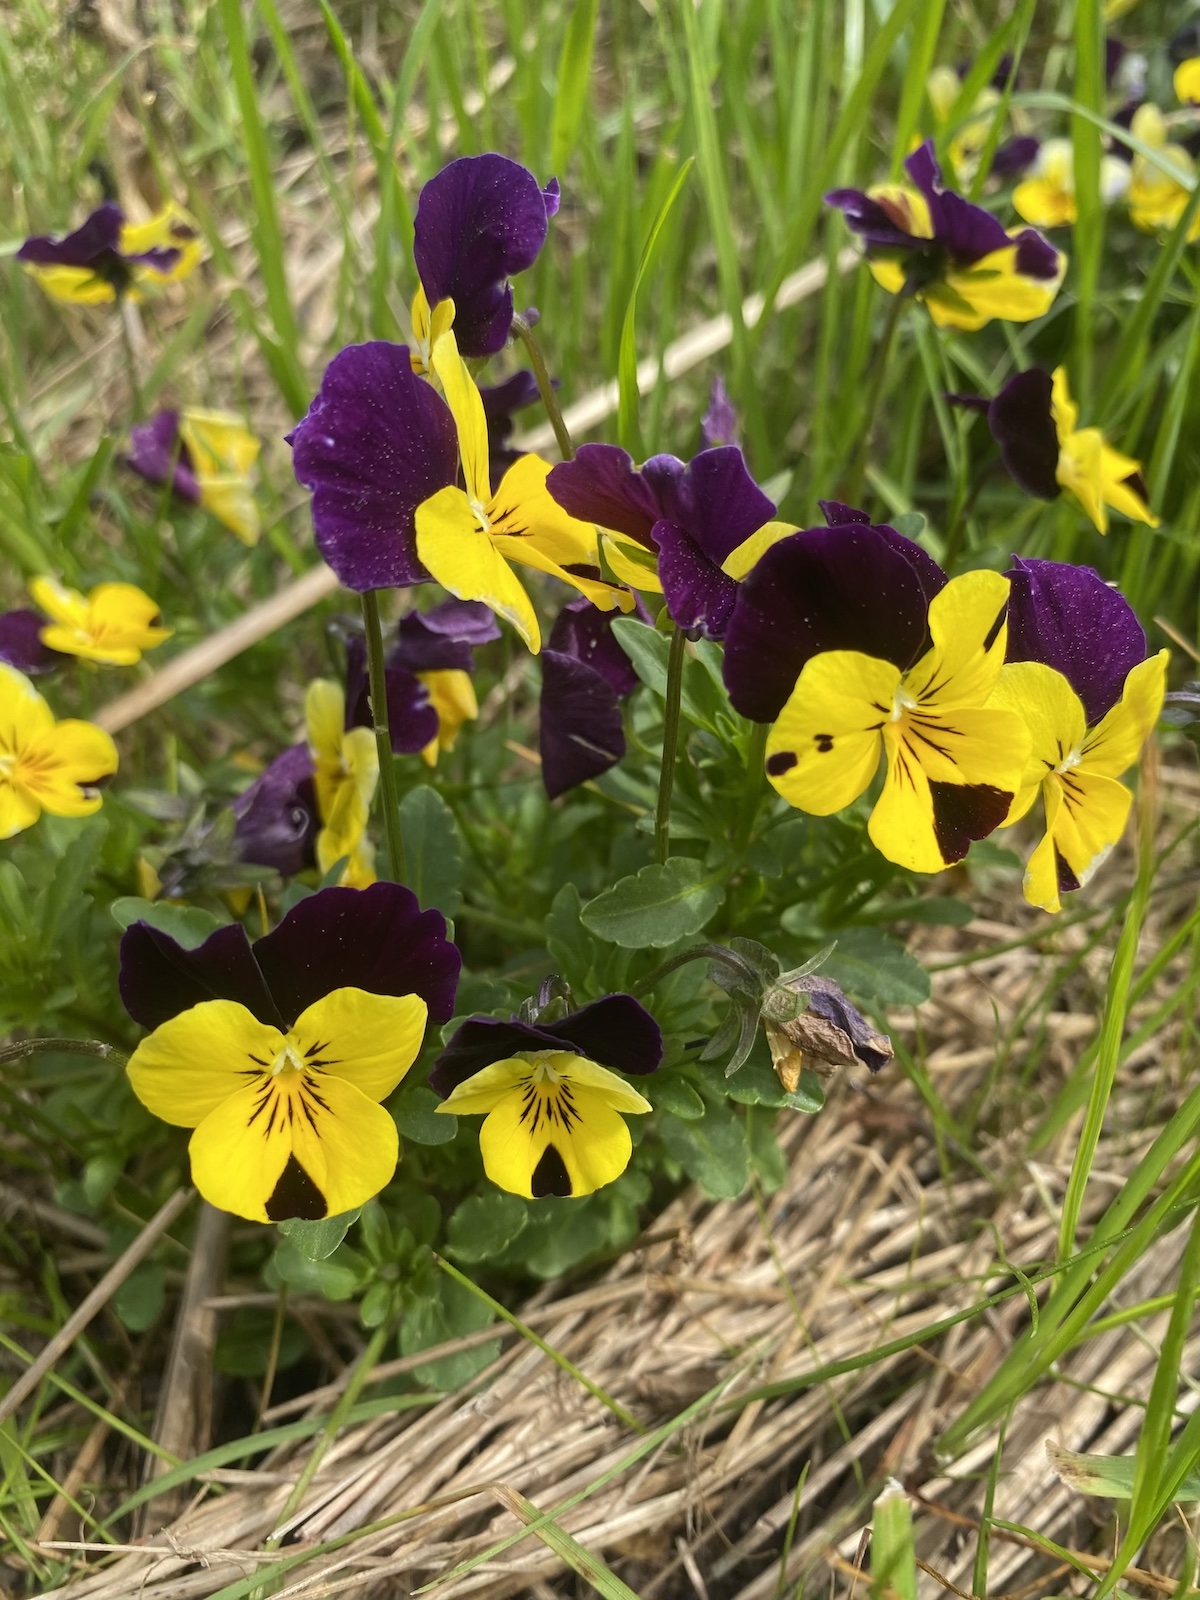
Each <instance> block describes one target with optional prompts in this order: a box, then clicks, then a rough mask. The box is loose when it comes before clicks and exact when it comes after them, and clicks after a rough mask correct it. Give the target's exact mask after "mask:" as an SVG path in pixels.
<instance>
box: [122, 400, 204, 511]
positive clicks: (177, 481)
mask: <svg viewBox="0 0 1200 1600" xmlns="http://www.w3.org/2000/svg"><path fill="white" fill-rule="evenodd" d="M129 438H130V441H131V443H132V446H133V449H132V450H131V452H130V454H129V455H127V456H126V457H125V463H126V465H127V466H130V467H132V468H133V470H134V471H135V472H139V473H141V475H142V477H143V478H145V479H147V480H148V481H149V482H150V483H168V482H169V483H170V485H171V487H172V489H174V491H175V493H176V494H178V495H181V496H182V497H183V499H185V500H190V501H191V502H192V504H193V505H199V504H200V485H199V483H198V482H197V479H196V474H195V473H194V472H193V470H192V460H191V456H190V455H189V453H188V448H187V445H186V444H184V442H183V440H182V439H181V438H180V436H179V413H178V411H159V412H157V413H156V414H155V415H154V416H153V417H151V418H150V421H149V422H143V423H142V424H141V425H140V426H139V427H136V428H130V430H129Z"/></svg>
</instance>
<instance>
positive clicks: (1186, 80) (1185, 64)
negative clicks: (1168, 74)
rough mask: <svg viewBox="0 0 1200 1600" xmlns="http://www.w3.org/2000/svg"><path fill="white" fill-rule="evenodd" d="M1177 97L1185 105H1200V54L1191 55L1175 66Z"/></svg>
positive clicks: (1174, 81)
mask: <svg viewBox="0 0 1200 1600" xmlns="http://www.w3.org/2000/svg"><path fill="white" fill-rule="evenodd" d="M1172 81H1173V83H1174V85H1175V98H1176V99H1177V100H1182V102H1183V103H1184V105H1192V106H1195V105H1200V56H1191V57H1189V58H1188V60H1186V61H1181V62H1180V63H1179V65H1178V66H1177V67H1176V68H1175V76H1174V79H1173V80H1172Z"/></svg>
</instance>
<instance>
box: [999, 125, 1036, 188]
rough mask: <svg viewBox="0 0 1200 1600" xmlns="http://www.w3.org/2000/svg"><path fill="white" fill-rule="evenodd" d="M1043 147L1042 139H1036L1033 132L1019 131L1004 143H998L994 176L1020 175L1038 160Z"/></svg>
mask: <svg viewBox="0 0 1200 1600" xmlns="http://www.w3.org/2000/svg"><path fill="white" fill-rule="evenodd" d="M1041 147H1042V141H1041V140H1040V139H1035V138H1034V136H1033V135H1032V134H1031V133H1018V134H1014V135H1013V137H1012V138H1011V139H1005V141H1004V143H1003V144H1000V145H997V147H996V153H995V155H994V156H993V157H992V176H993V177H994V178H1016V177H1019V176H1020V174H1021V173H1022V172H1025V171H1027V170H1028V168H1030V167H1031V166H1032V165H1033V163H1034V162H1035V161H1036V160H1037V155H1038V151H1039V150H1040V149H1041Z"/></svg>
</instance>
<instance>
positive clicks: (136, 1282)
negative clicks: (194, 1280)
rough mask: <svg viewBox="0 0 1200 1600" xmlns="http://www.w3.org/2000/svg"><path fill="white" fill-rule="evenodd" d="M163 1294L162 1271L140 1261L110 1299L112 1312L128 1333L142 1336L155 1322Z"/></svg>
mask: <svg viewBox="0 0 1200 1600" xmlns="http://www.w3.org/2000/svg"><path fill="white" fill-rule="evenodd" d="M166 1293H167V1280H166V1275H165V1273H164V1272H163V1269H162V1267H161V1266H160V1265H159V1264H158V1262H157V1261H143V1262H142V1264H141V1266H140V1267H135V1268H134V1270H133V1271H132V1272H131V1273H130V1274H129V1276H128V1277H127V1278H126V1279H125V1282H124V1283H123V1284H122V1285H121V1287H120V1288H119V1289H118V1290H117V1292H116V1294H114V1295H113V1302H112V1303H113V1310H114V1311H115V1312H116V1313H117V1315H118V1317H120V1319H121V1321H122V1322H123V1323H124V1324H125V1326H126V1327H127V1328H128V1329H129V1331H130V1333H145V1331H146V1329H147V1328H149V1327H151V1326H152V1325H153V1323H154V1322H156V1321H157V1319H158V1314H159V1312H160V1311H161V1310H162V1308H163V1301H164V1300H165V1299H166Z"/></svg>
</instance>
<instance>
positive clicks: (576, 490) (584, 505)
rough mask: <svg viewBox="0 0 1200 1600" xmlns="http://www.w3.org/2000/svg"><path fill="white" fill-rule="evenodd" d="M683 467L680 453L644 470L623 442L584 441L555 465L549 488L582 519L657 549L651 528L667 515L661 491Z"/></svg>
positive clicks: (656, 462)
mask: <svg viewBox="0 0 1200 1600" xmlns="http://www.w3.org/2000/svg"><path fill="white" fill-rule="evenodd" d="M668 463H670V464H671V465H668ZM683 472H684V465H683V462H682V461H678V460H676V458H675V457H674V456H656V457H655V458H654V459H653V461H648V462H647V463H646V466H645V467H644V468H643V469H642V471H641V472H639V471H638V470H637V468H636V467H635V466H634V464H633V457H632V456H631V455H630V454H629V453H628V451H625V450H622V449H621V448H620V447H619V446H618V445H615V444H582V445H580V447H579V449H578V450H577V451H576V452H575V459H574V460H573V461H561V462H559V464H558V465H557V466H556V467H551V469H550V475H549V476H548V477H547V479H546V487H547V488H548V489H549V491H550V493H551V495H553V497H554V499H555V500H557V501H558V503H559V505H560V506H562V508H563V510H564V511H567V512H569V513H570V514H571V516H573V517H578V519H579V520H580V521H581V522H594V523H597V524H598V525H599V526H600V527H601V528H608V529H610V530H611V531H612V532H613V533H623V534H625V535H626V537H627V538H630V539H635V540H636V541H637V543H638V544H642V545H645V546H646V548H647V549H648V550H652V549H653V548H654V542H653V538H652V535H651V529H652V528H653V527H654V524H655V523H656V522H657V521H658V520H659V518H660V517H661V516H663V514H664V507H663V504H662V500H661V498H660V493H659V491H660V489H661V488H662V487H664V486H666V485H667V484H669V483H670V481H671V480H672V479H673V478H674V477H677V476H680V475H682V473H683Z"/></svg>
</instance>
